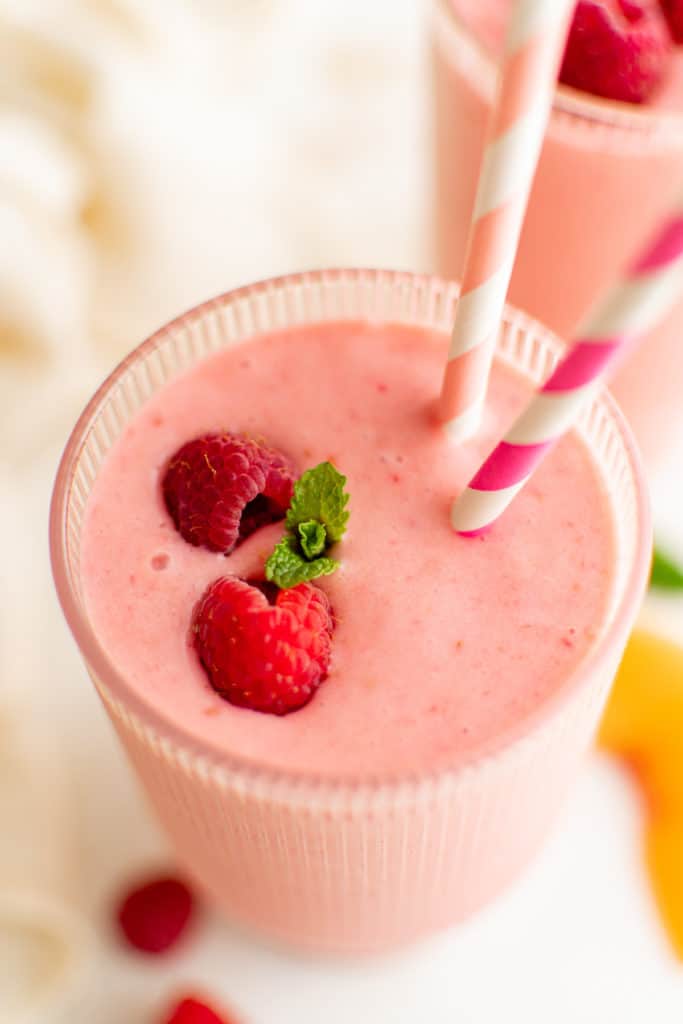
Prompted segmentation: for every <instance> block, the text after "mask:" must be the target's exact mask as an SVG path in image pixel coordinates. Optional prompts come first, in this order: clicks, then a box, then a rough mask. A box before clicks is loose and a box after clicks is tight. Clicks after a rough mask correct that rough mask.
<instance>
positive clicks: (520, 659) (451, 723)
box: [81, 322, 615, 776]
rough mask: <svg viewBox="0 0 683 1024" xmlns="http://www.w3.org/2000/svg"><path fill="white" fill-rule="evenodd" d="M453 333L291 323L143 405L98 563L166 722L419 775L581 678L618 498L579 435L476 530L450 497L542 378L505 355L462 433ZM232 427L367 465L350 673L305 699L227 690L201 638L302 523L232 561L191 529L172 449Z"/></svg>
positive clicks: (132, 672) (126, 661) (252, 753)
mask: <svg viewBox="0 0 683 1024" xmlns="http://www.w3.org/2000/svg"><path fill="white" fill-rule="evenodd" d="M446 347H447V340H446V338H445V336H443V335H441V334H437V333H435V332H428V331H424V330H420V329H418V328H409V327H398V326H393V325H389V326H378V325H371V324H365V323H344V322H342V323H339V324H333V325H313V326H309V327H305V328H300V329H296V330H288V331H283V332H280V333H274V334H271V335H267V336H263V337H260V338H258V339H254V340H252V341H250V342H247V343H244V344H242V345H240V346H237V347H234V348H232V349H228V350H225V351H223V352H221V353H219V354H217V355H216V356H213V357H211V358H210V359H208V360H206V361H204V362H203V363H200V364H199V365H197V366H196V367H194V368H192V369H191V370H190V371H188V372H187V373H185V374H184V375H182V376H180V377H178V378H176V379H175V380H173V381H171V382H170V384H168V385H167V386H166V388H165V389H164V390H163V391H162V392H160V393H158V394H157V395H155V396H154V397H153V398H152V400H151V401H150V402H149V403H148V404H147V405H146V406H145V407H144V408H143V409H142V410H141V411H140V413H139V414H138V415H137V417H136V418H135V419H134V420H133V421H132V422H131V424H130V425H129V427H128V428H127V430H126V431H125V432H124V434H123V435H122V437H121V438H120V439H119V440H118V442H117V443H116V445H115V446H114V448H113V449H112V451H111V452H110V454H109V456H108V457H107V459H106V461H105V463H104V465H103V467H102V469H101V472H100V475H99V477H98V479H97V481H96V484H95V487H94V489H93V492H92V495H91V498H90V501H89V505H88V509H87V514H86V520H85V525H84V531H83V540H82V553H81V571H82V575H83V585H84V592H85V599H86V603H87V606H88V610H89V612H90V614H91V616H92V619H93V622H94V625H95V628H96V631H97V634H98V636H99V638H100V641H101V643H102V645H103V647H104V649H105V650H106V651H107V653H108V655H109V656H110V658H111V659H112V660H113V661H114V662H115V663H116V665H117V666H118V668H119V670H120V672H121V673H123V674H124V676H125V677H126V678H127V679H128V680H129V684H130V686H131V687H132V688H133V689H134V690H135V691H137V692H138V693H139V694H140V695H141V696H142V697H143V699H145V700H146V701H147V702H149V703H151V704H153V705H154V706H155V707H156V708H158V710H159V711H160V712H161V714H162V715H163V716H164V717H165V718H166V719H168V720H170V721H174V722H176V723H177V724H179V725H180V726H181V727H182V728H183V729H185V730H186V731H187V732H189V733H191V734H192V735H193V736H195V737H197V738H198V739H203V740H208V741H209V742H210V743H212V744H215V745H218V746H220V747H221V748H222V749H225V750H226V751H228V752H230V753H232V754H235V755H238V756H240V757H244V758H249V759H253V760H255V761H257V762H259V763H262V764H266V765H270V766H273V767H286V768H288V769H290V770H293V771H302V772H312V773H316V774H317V773H321V774H331V775H346V776H355V775H367V774H368V773H375V772H376V773H388V774H397V773H398V774H405V773H407V772H423V771H429V770H432V769H438V768H440V767H442V766H444V765H446V764H457V763H462V762H464V761H466V760H468V759H470V758H471V757H473V756H475V755H476V754H478V753H480V752H482V751H483V750H492V749H495V748H497V747H499V746H500V745H501V744H502V743H504V742H505V741H506V738H507V737H508V736H509V735H510V733H511V731H514V730H516V729H517V728H518V727H520V726H521V727H523V724H524V721H525V719H526V718H527V717H528V716H529V715H530V714H531V713H533V712H534V711H536V710H537V709H538V708H539V707H540V706H542V705H543V703H544V702H545V701H546V700H547V699H548V698H550V697H551V696H552V695H553V694H555V693H556V692H557V691H558V690H560V689H561V688H562V687H563V685H564V684H565V683H566V681H567V679H568V676H569V674H570V673H571V671H572V670H573V669H574V668H575V667H576V666H577V664H578V663H579V662H580V661H581V660H582V658H584V657H585V655H586V653H587V651H588V650H589V648H590V647H591V645H592V644H593V643H594V641H595V638H596V635H597V634H598V633H599V631H600V629H601V623H602V622H604V617H605V611H606V607H607V604H608V601H609V596H610V588H611V582H612V574H613V565H614V557H615V556H614V531H613V523H612V520H611V513H610V507H609V502H608V499H607V496H606V495H605V493H604V491H603V487H602V484H601V482H600V478H599V475H598V471H597V469H596V467H595V465H594V463H593V461H592V458H591V456H590V455H589V453H588V451H587V450H586V448H585V446H584V445H583V444H582V443H581V442H580V441H579V440H578V439H577V438H576V437H575V436H573V435H570V436H569V437H567V438H566V439H565V440H564V441H562V442H561V443H560V445H559V446H558V447H557V448H556V450H555V451H554V452H553V453H552V454H551V455H550V457H549V458H548V459H547V460H546V461H545V463H544V464H543V465H542V466H541V468H540V470H539V471H538V472H537V473H536V475H535V476H534V478H533V480H532V481H531V482H530V484H529V486H528V487H526V488H525V490H524V491H523V492H522V494H520V495H519V496H518V498H517V499H516V501H515V502H514V503H513V505H512V507H511V508H510V509H509V511H508V512H507V513H506V515H505V516H504V517H503V518H502V519H501V521H500V522H499V523H498V524H497V525H496V527H495V528H494V529H493V530H492V531H491V532H490V533H489V534H487V535H486V536H485V537H484V538H480V539H467V538H461V537H458V536H456V535H455V534H454V533H453V531H452V530H451V528H450V525H449V515H448V513H449V507H450V504H451V501H452V499H453V497H454V495H455V494H456V493H457V492H458V491H459V490H460V489H461V488H462V487H463V486H464V484H465V483H466V482H467V480H468V479H469V478H470V476H471V474H472V472H473V470H474V469H476V467H477V466H478V464H479V463H480V462H481V460H482V457H483V455H484V454H486V453H487V452H488V450H490V448H491V446H492V443H493V442H494V441H496V440H498V438H499V437H500V436H501V434H502V433H503V429H504V427H505V426H507V425H508V424H509V423H510V422H511V421H512V419H513V418H514V415H515V413H516V412H517V411H518V410H519V408H520V406H521V405H522V404H524V402H525V400H526V399H527V398H528V385H527V384H525V383H524V382H523V381H522V379H521V378H520V377H519V375H518V374H517V373H515V372H513V371H512V370H510V369H508V368H505V367H503V366H502V365H500V364H498V365H496V366H495V367H494V372H493V375H492V380H491V388H490V403H489V409H488V412H487V416H486V422H485V424H484V427H483V429H482V431H481V432H480V435H479V437H478V438H477V439H476V440H475V441H474V442H470V443H468V444H467V445H466V446H464V447H462V448H454V447H453V446H451V445H449V444H447V443H446V442H445V440H444V436H443V432H442V431H441V429H440V428H439V427H438V426H437V425H436V423H435V421H434V418H433V416H432V415H431V414H430V413H431V407H432V404H433V402H434V396H435V395H436V394H438V388H439V383H440V379H441V375H442V371H443V363H444V358H445V353H446ZM222 429H225V430H230V431H236V432H243V433H246V434H250V435H252V436H254V437H262V438H264V439H265V440H266V441H267V442H268V443H269V444H271V445H274V446H276V447H277V448H279V449H281V450H282V451H283V452H285V453H287V454H288V455H289V456H291V457H292V458H293V460H294V462H295V463H296V465H297V467H298V469H299V471H302V470H304V469H305V468H307V467H310V466H313V465H316V464H317V463H318V462H321V461H323V460H325V459H329V460H330V461H332V462H334V463H335V464H336V465H337V466H338V467H339V468H340V470H341V471H342V472H343V473H344V474H345V475H346V476H347V478H348V490H349V491H350V494H351V502H350V506H349V507H350V510H351V519H350V522H349V529H348V533H347V535H346V537H345V538H344V540H343V541H342V542H341V543H340V544H339V545H338V546H337V547H336V548H335V557H338V558H340V559H341V563H342V564H341V568H340V569H339V571H338V572H337V573H336V574H335V575H334V576H331V577H328V578H324V579H321V580H319V581H317V582H318V585H319V586H320V587H321V588H323V589H324V590H325V591H326V592H327V593H328V595H329V597H330V600H331V602H332V605H333V607H334V611H335V614H336V616H337V619H338V624H337V629H336V632H335V636H334V645H333V660H332V668H331V672H330V675H329V678H328V679H327V680H326V681H325V682H324V683H323V685H322V686H321V688H320V690H319V691H318V693H317V694H316V696H315V697H314V699H313V700H312V701H311V703H310V704H308V705H307V706H306V707H305V708H303V709H302V710H300V711H296V712H294V713H292V714H290V715H288V716H286V717H284V718H277V717H275V716H271V715H267V714H260V713H258V712H254V711H250V710H245V709H239V708H235V707H233V706H232V705H230V704H228V703H227V702H226V701H224V700H223V699H222V698H221V697H219V696H218V695H217V694H216V693H214V691H213V690H212V689H211V687H210V685H209V683H208V681H207V678H206V676H205V674H204V671H203V669H202V668H201V666H200V664H199V662H198V659H197V656H196V654H195V652H194V650H193V649H192V648H191V646H190V644H189V637H188V630H189V626H190V619H191V615H192V610H193V607H194V605H195V603H196V602H197V601H198V599H199V598H200V596H201V595H202V593H203V591H204V589H205V588H206V587H207V585H208V584H209V583H210V582H212V581H213V580H214V579H216V578H217V577H218V576H221V575H223V574H225V573H235V574H237V575H239V576H243V577H245V578H247V577H253V576H255V575H258V574H259V573H261V572H262V568H263V562H264V560H265V558H266V557H267V556H268V554H269V553H270V552H271V551H272V549H273V546H274V544H275V543H276V541H277V539H278V537H279V536H280V533H281V531H282V527H281V525H280V524H277V525H275V526H270V527H267V528H264V529H262V530H260V531H258V532H257V533H256V534H254V535H252V536H251V537H250V538H249V539H248V540H247V541H246V542H245V543H244V544H242V545H241V546H240V547H238V548H237V549H236V550H235V552H234V553H233V554H232V555H230V556H229V557H228V558H225V557H223V556H222V555H216V554H212V553H210V552H208V551H205V550H203V549H198V548H193V547H190V546H189V545H188V544H187V543H186V542H185V541H184V540H182V538H181V537H180V536H179V534H178V533H176V531H175V529H174V526H173V523H172V522H171V519H170V517H169V515H168V513H167V511H166V508H165V506H164V503H163V499H162V496H161V493H160V485H159V481H160V475H161V473H162V471H163V468H164V465H165V463H166V460H167V459H168V458H169V456H170V455H171V454H172V453H173V452H175V451H176V450H177V449H178V448H179V446H180V445H181V444H183V443H184V442H185V441H187V440H189V439H190V438H192V437H196V436H198V435H200V434H202V433H205V432H209V431H217V430H222Z"/></svg>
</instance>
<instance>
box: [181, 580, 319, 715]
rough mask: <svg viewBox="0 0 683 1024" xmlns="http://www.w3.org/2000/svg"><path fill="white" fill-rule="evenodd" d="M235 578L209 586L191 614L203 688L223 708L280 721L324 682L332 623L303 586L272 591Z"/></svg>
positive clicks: (310, 589) (314, 591) (310, 590)
mask: <svg viewBox="0 0 683 1024" xmlns="http://www.w3.org/2000/svg"><path fill="white" fill-rule="evenodd" d="M264 591H265V588H264V587H259V586H252V585H251V584H250V583H246V582H244V581H243V580H240V579H237V578H235V577H230V576H223V577H221V578H220V579H218V580H216V581H215V582H214V583H212V584H211V586H210V587H209V588H208V590H207V591H206V592H205V594H204V596H203V597H202V599H201V600H200V602H199V604H198V605H197V608H196V609H195V613H194V617H193V625H192V636H193V642H194V646H195V649H196V651H197V653H198V655H199V658H200V660H201V662H202V664H203V666H204V668H205V669H206V672H207V674H208V677H209V680H210V682H211V685H212V686H213V688H214V690H216V691H217V692H218V693H219V694H220V695H221V696H222V697H224V698H225V699H226V700H228V701H229V702H230V703H231V704H236V705H238V706H240V707H246V708H251V709H252V710H254V711H264V712H268V713H270V714H273V715H286V714H288V713H289V712H290V711H296V710H297V709H298V708H301V707H303V706H304V705H305V704H307V703H308V701H309V700H310V699H311V697H312V696H313V694H314V693H315V691H316V690H317V688H318V687H319V686H320V684H321V683H322V682H323V680H324V679H325V678H326V676H327V673H328V670H329V664H330V653H331V647H332V633H333V630H334V621H333V617H332V611H331V609H330V604H329V601H328V599H327V595H326V594H325V593H324V592H323V591H322V590H320V589H319V588H318V587H315V586H313V585H312V584H311V583H300V584H299V585H298V586H296V587H292V588H291V589H289V590H279V591H277V596H276V598H275V602H274V604H271V603H270V602H269V600H268V597H267V596H266V592H264Z"/></svg>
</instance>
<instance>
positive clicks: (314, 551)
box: [298, 519, 327, 562]
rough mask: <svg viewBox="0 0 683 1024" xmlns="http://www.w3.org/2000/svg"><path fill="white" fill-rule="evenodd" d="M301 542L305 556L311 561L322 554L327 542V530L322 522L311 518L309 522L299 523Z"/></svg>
mask: <svg viewBox="0 0 683 1024" xmlns="http://www.w3.org/2000/svg"><path fill="white" fill-rule="evenodd" d="M298 529H299V544H300V546H301V550H302V551H303V554H304V558H307V559H308V561H309V562H311V561H312V560H313V559H314V558H317V557H318V555H322V553H323V551H324V550H325V546H326V544H327V530H326V529H325V527H324V526H323V524H322V523H319V522H317V520H315V519H309V520H308V522H307V523H299V527H298Z"/></svg>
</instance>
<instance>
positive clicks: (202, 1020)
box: [163, 997, 236, 1024]
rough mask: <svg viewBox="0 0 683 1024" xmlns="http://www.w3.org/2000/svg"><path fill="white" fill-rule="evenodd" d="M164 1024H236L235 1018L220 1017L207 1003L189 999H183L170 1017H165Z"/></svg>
mask: <svg viewBox="0 0 683 1024" xmlns="http://www.w3.org/2000/svg"><path fill="white" fill-rule="evenodd" d="M163 1024H236V1022H235V1020H234V1018H231V1017H226V1016H225V1015H222V1016H219V1015H218V1014H217V1013H216V1011H215V1010H212V1009H211V1007H210V1006H207V1004H206V1003H204V1002H201V1001H200V1000H199V999H195V998H194V997H189V998H185V999H181V1000H180V1002H179V1003H177V1004H176V1005H175V1006H174V1007H173V1009H172V1010H171V1013H170V1016H168V1017H165V1018H164V1020H163Z"/></svg>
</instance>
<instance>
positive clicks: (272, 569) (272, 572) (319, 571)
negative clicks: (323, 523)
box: [265, 524, 339, 590]
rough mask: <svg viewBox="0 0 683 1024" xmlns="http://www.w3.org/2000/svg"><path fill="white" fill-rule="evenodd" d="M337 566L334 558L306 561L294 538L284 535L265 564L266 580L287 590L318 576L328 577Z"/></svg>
mask: <svg viewBox="0 0 683 1024" xmlns="http://www.w3.org/2000/svg"><path fill="white" fill-rule="evenodd" d="M316 525H319V524H316ZM338 565H339V563H338V562H336V561H335V560H334V558H325V557H323V558H314V559H313V561H310V562H309V561H306V559H305V558H304V557H303V555H301V554H300V552H299V551H298V550H297V540H296V537H293V536H292V535H291V534H286V535H285V536H284V537H283V538H282V540H281V541H280V543H279V544H278V545H277V547H276V548H275V550H274V551H273V553H272V555H271V556H270V558H269V559H268V561H267V562H266V566H265V572H266V579H267V580H269V581H270V582H271V583H275V584H276V585H277V586H278V587H280V588H281V589H282V590H288V589H289V588H290V587H296V586H297V584H299V583H306V582H307V581H308V580H315V579H317V578H318V577H319V576H329V575H330V573H333V572H334V571H335V569H336V568H337V566H338Z"/></svg>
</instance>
